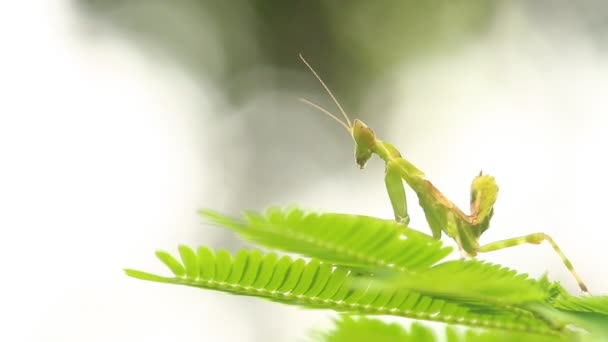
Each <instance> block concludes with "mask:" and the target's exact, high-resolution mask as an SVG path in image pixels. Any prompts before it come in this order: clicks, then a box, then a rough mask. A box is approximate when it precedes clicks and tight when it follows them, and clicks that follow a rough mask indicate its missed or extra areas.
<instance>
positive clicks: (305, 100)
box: [299, 54, 353, 134]
mask: <svg viewBox="0 0 608 342" xmlns="http://www.w3.org/2000/svg"><path fill="white" fill-rule="evenodd" d="M299 56H300V59H301V60H302V62H304V64H305V65H306V66H307V67H308V69H310V71H311V72H312V74H313V75H315V77H316V78H317V80H319V82H320V83H321V85H322V86H323V88H325V91H327V94H329V96H330V97H331V99H332V100H333V101H334V103H335V104H336V106H338V109H340V112H341V113H342V115H343V116H344V118H345V119H346V123H344V122H343V121H342V120H340V119H339V118H338V117H337V116H336V115H334V114H332V113H331V112H330V111H328V110H327V109H325V108H323V107H321V106H320V105H318V104H316V103H314V102H312V101H310V100H307V99H302V98H301V99H300V101H302V102H304V103H306V104H307V105H309V106H312V107H314V108H316V109H318V110H319V111H321V112H322V113H324V114H327V115H328V116H329V117H331V118H332V119H334V120H336V121H337V122H339V123H340V124H341V125H342V126H344V128H346V130H347V131H348V132H349V133H351V134H352V126H353V125H352V123H351V122H350V119H349V118H348V115H347V114H346V112H345V111H344V109H343V108H342V106H341V105H340V102H338V100H337V99H336V97H335V96H334V94H332V92H331V90H329V87H328V86H327V85H326V84H325V82H323V80H322V79H321V77H320V76H319V75H318V74H317V72H316V71H315V69H313V68H312V67H311V66H310V64H308V62H307V61H306V59H304V56H302V54H299Z"/></svg>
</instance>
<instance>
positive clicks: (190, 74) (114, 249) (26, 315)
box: [0, 0, 608, 341]
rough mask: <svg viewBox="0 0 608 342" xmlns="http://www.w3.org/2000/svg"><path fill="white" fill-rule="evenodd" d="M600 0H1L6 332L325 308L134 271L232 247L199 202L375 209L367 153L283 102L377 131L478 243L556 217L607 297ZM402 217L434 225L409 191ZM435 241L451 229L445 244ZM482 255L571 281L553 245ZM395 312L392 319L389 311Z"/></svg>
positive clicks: (103, 330)
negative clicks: (493, 183)
mask: <svg viewBox="0 0 608 342" xmlns="http://www.w3.org/2000/svg"><path fill="white" fill-rule="evenodd" d="M607 10H608V5H606V4H605V2H604V1H599V0H597V1H581V2H576V3H573V2H571V1H566V0H558V1H556V0H554V1H535V2H526V1H486V2H473V1H447V0H446V1H425V2H423V1H398V2H396V1H373V2H372V1H349V2H344V1H327V0H325V1H249V2H245V1H234V2H229V1H225V2H220V1H206V0H180V1H154V0H149V1H136V0H71V1H68V0H58V1H43V0H39V1H35V0H32V1H29V2H26V1H23V2H17V1H15V2H7V3H5V4H4V5H2V11H1V12H0V28H1V30H0V38H1V42H2V46H1V49H2V54H1V57H0V76H1V78H0V91H1V94H2V95H1V97H0V99H1V100H0V229H1V231H2V237H1V238H0V258H1V260H2V284H3V286H2V291H1V292H0V303H2V304H1V305H0V314H2V317H3V318H2V324H1V325H2V329H1V330H0V340H3V341H178V340H181V341H205V340H211V341H304V340H306V336H307V334H308V333H309V331H310V330H312V329H322V328H324V327H327V326H329V325H330V322H331V317H332V313H331V312H329V311H318V310H302V309H298V308H294V307H289V306H282V305H279V304H275V303H269V302H265V301H262V300H258V299H254V298H245V297H233V296H229V295H226V294H223V293H216V292H211V291H200V290H196V289H190V288H182V287H175V286H164V285H160V284H154V283H144V282H140V281H136V280H133V279H130V278H127V277H126V276H124V275H123V273H122V269H123V268H125V267H131V268H138V269H144V270H149V271H152V272H160V273H163V272H165V271H164V269H163V268H162V267H161V266H160V265H159V262H157V261H156V259H155V258H154V255H153V252H154V250H156V249H166V250H169V251H172V252H174V251H175V250H176V246H177V244H179V243H185V244H188V245H192V246H196V245H199V244H205V245H209V246H212V247H214V248H219V247H226V248H228V249H230V250H237V249H238V248H242V247H243V246H247V244H245V243H244V242H242V241H240V240H238V239H237V238H235V237H234V236H233V235H232V234H230V233H229V232H226V231H223V230H221V229H218V228H215V227H211V226H209V225H207V224H204V223H203V222H202V220H201V219H200V218H199V217H198V216H197V215H196V210H197V209H199V208H213V209H217V210H220V211H223V212H227V213H233V214H237V213H238V212H240V211H242V210H245V209H263V208H265V207H268V206H269V205H273V204H280V205H283V204H294V203H295V204H298V205H300V206H302V207H305V208H310V209H323V210H325V211H336V212H349V213H359V214H367V215H374V216H380V217H386V218H390V217H392V211H391V207H390V204H389V202H388V198H387V195H386V194H385V189H384V184H383V165H382V163H381V162H379V161H378V160H372V161H371V162H370V163H369V166H368V167H367V169H366V170H365V171H361V170H358V169H357V167H356V166H355V163H354V159H353V155H352V151H353V146H352V140H351V138H349V137H348V135H347V134H346V133H345V132H344V130H343V129H342V128H341V127H340V126H339V125H337V124H336V123H335V122H333V121H332V120H331V119H329V118H327V117H326V116H324V115H323V114H321V113H319V112H316V111H315V110H314V109H312V108H310V107H308V106H306V105H304V104H302V103H301V102H299V101H298V100H297V98H298V97H306V98H309V99H311V100H314V101H317V102H319V103H322V104H323V105H324V106H325V107H327V108H328V109H329V110H331V111H333V112H337V110H336V108H335V106H334V105H333V104H332V103H331V102H330V100H329V99H328V96H327V95H326V94H324V92H323V89H322V88H321V86H320V85H319V84H318V82H317V81H316V80H315V79H314V77H313V76H312V75H311V73H310V72H309V71H308V70H307V69H306V67H305V66H304V65H303V64H302V63H301V62H300V61H299V60H298V57H297V56H298V53H302V54H303V55H304V56H305V57H306V58H307V59H308V61H309V62H310V63H311V64H312V65H313V67H315V68H316V70H317V71H318V72H319V74H320V75H321V76H322V77H323V78H324V80H325V81H326V82H327V84H328V85H329V86H330V88H331V89H332V90H333V92H334V94H335V95H336V97H337V98H338V99H339V100H340V101H341V103H342V105H343V106H344V107H345V108H346V110H347V111H348V112H349V113H351V116H353V117H357V118H360V119H362V120H363V121H364V122H366V123H367V124H368V125H369V126H370V127H372V128H373V129H374V130H375V131H376V133H377V135H378V136H379V137H380V139H383V140H386V141H390V142H392V143H394V144H395V145H396V146H397V147H398V148H399V149H400V150H401V152H402V153H403V154H404V156H405V157H406V158H407V159H409V160H411V161H412V162H413V163H414V164H416V165H417V166H418V167H419V168H421V169H422V170H424V171H425V172H426V175H427V177H428V178H429V179H430V180H431V181H433V182H434V183H435V185H436V186H437V187H438V188H439V189H441V190H442V191H443V192H444V193H445V194H446V195H447V196H448V197H449V198H451V199H452V200H453V201H454V202H455V203H456V204H458V205H460V206H461V207H463V208H468V197H469V185H470V181H471V180H472V178H473V176H474V175H476V174H477V173H479V171H480V170H483V171H484V172H486V173H490V174H492V175H494V176H496V178H497V181H498V183H499V185H500V196H499V199H498V202H497V204H496V208H495V216H494V219H493V223H492V226H491V229H490V230H489V231H487V232H486V233H485V234H484V236H483V238H482V242H491V241H495V240H498V239H503V238H509V237H513V236H517V235H523V234H527V233H531V232H536V231H543V232H546V233H549V234H550V235H552V236H553V237H554V239H555V240H556V241H557V243H558V244H560V246H561V247H562V249H563V250H564V252H565V253H566V254H567V255H568V256H569V257H570V259H571V260H572V262H573V263H574V266H575V267H576V269H577V270H578V272H579V273H580V275H581V277H582V278H583V279H584V280H585V281H586V282H587V283H588V285H589V288H590V290H591V291H592V293H594V294H599V293H607V292H608V275H606V273H605V272H604V269H605V267H603V260H606V256H607V253H606V244H607V243H608V233H607V232H606V230H607V228H606V225H605V223H604V222H603V221H602V216H601V215H602V212H603V211H604V210H606V208H605V200H604V198H605V196H606V195H605V194H606V193H608V179H607V176H606V174H607V173H608V166H606V157H605V156H606V153H605V151H606V150H605V146H607V145H606V143H607V142H608V135H607V134H606V130H607V128H608V115H607V114H606V113H607V110H608V98H607V96H606V89H607V87H608V60H607V58H606V57H608V49H607V48H608V16H607V13H608V12H607ZM408 195H409V197H410V201H409V203H410V211H411V212H412V214H413V220H412V226H413V227H415V228H417V229H420V230H421V231H424V232H428V226H427V225H426V223H425V221H424V217H423V215H422V211H421V210H420V209H419V208H417V207H416V201H415V200H414V199H413V198H414V194H413V193H411V192H409V193H408ZM447 243H448V244H452V245H453V242H451V241H448V242H447ZM480 258H482V259H484V260H489V261H492V262H497V263H502V264H504V265H506V266H510V267H513V268H515V269H517V270H520V271H522V272H527V273H529V274H531V275H532V276H535V277H536V276H540V275H542V274H543V273H544V272H545V271H548V272H549V275H550V277H551V279H553V280H560V281H562V282H563V284H564V285H565V286H566V287H567V288H568V289H569V290H571V291H573V292H574V293H577V291H578V288H577V286H576V284H575V283H574V281H573V280H572V279H571V277H570V274H569V273H568V272H567V270H566V269H565V268H564V267H563V265H562V264H561V262H560V260H559V258H558V257H557V256H556V255H555V254H554V253H553V252H552V250H551V249H550V247H549V246H548V245H541V246H521V247H516V248H513V249H507V250H502V251H498V252H494V253H491V254H487V255H481V256H480ZM403 321H405V320H403Z"/></svg>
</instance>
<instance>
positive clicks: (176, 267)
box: [126, 246, 562, 336]
mask: <svg viewBox="0 0 608 342" xmlns="http://www.w3.org/2000/svg"><path fill="white" fill-rule="evenodd" d="M178 250H179V255H180V259H181V262H180V261H178V260H177V259H176V258H174V257H172V256H170V255H169V254H168V253H166V252H161V253H157V255H158V257H159V259H160V260H161V261H162V262H163V263H165V264H166V265H167V266H168V268H169V270H171V272H172V273H173V276H171V277H162V276H157V275H153V274H149V273H145V272H141V271H136V270H126V273H127V274H128V275H129V276H132V277H135V278H138V279H144V280H150V281H157V282H163V283H172V284H180V285H187V286H192V287H198V288H205V289H212V290H219V291H224V292H228V293H232V294H237V295H248V296H256V297H261V298H265V299H269V300H272V301H277V302H282V303H288V304H295V305H301V306H306V307H312V308H325V309H333V310H336V311H341V312H348V313H358V314H371V315H394V316H403V317H409V318H415V319H422V320H430V321H439V322H447V323H458V324H463V325H468V326H474V327H485V328H488V327H489V328H499V329H508V330H514V331H524V332H530V333H535V334H545V335H557V336H561V335H562V332H561V331H559V330H556V328H555V327H554V326H552V325H551V324H550V323H548V322H547V321H545V320H543V319H540V318H537V317H535V316H534V315H532V314H531V313H529V312H525V311H524V310H518V309H516V308H510V307H505V306H496V305H494V304H493V303H489V304H488V303H486V304H483V303H470V302H467V301H461V300H459V299H458V298H450V297H449V296H443V297H439V296H432V295H427V294H425V293H424V292H423V291H422V292H421V291H415V290H412V289H409V288H408V287H407V286H405V287H401V288H395V287H392V288H391V287H383V286H382V285H383V280H381V279H375V278H373V277H370V276H368V275H365V276H361V275H360V274H359V273H357V272H355V271H353V270H352V269H350V268H347V267H342V266H336V265H331V264H328V263H326V262H323V261H320V260H318V259H312V260H310V261H305V260H304V259H295V260H293V259H291V258H290V257H287V256H283V257H280V258H279V257H278V256H277V255H276V254H274V253H269V254H262V253H261V252H260V251H258V250H251V251H249V250H240V251H238V252H237V253H236V255H234V256H233V255H231V254H229V253H228V252H226V251H225V250H219V251H217V252H215V253H214V252H212V251H211V250H209V249H208V248H206V247H201V248H199V249H198V250H197V252H196V253H195V252H194V250H192V249H190V248H189V247H187V246H179V248H178ZM489 269H490V270H491V269H492V268H491V267H490V268H489ZM478 271H479V272H480V274H481V273H484V272H485V271H488V270H487V269H483V266H481V267H480V269H478ZM423 273H424V272H422V274H423Z"/></svg>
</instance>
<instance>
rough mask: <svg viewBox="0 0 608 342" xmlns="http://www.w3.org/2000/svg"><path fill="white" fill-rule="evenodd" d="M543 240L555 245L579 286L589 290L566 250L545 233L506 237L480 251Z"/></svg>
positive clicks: (537, 242) (535, 243) (483, 247)
mask: <svg viewBox="0 0 608 342" xmlns="http://www.w3.org/2000/svg"><path fill="white" fill-rule="evenodd" d="M543 241H547V242H548V243H549V244H550V245H551V247H553V250H555V252H556V253H557V254H558V255H559V257H560V258H561V259H562V262H563V263H564V265H565V266H566V268H567V269H568V271H570V273H571V274H572V276H573V277H574V279H576V282H577V283H578V286H579V287H580V288H581V290H583V291H585V292H588V290H587V286H586V285H585V283H583V280H582V279H581V277H579V275H578V273H576V271H575V270H574V267H573V266H572V263H571V262H570V260H568V258H567V257H566V255H565V254H564V252H562V250H561V249H560V248H559V246H558V245H557V244H556V243H555V241H553V239H552V238H551V237H550V236H549V235H547V234H545V233H534V234H529V235H524V236H520V237H515V238H511V239H505V240H500V241H496V242H492V243H489V244H486V245H483V246H480V247H479V252H480V253H486V252H491V251H496V250H499V249H503V248H509V247H515V246H519V245H523V244H527V243H530V244H534V245H538V244H540V243H542V242H543Z"/></svg>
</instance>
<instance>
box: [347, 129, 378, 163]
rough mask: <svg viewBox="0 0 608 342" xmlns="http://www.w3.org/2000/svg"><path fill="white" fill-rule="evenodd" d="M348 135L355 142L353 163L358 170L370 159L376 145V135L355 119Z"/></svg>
mask: <svg viewBox="0 0 608 342" xmlns="http://www.w3.org/2000/svg"><path fill="white" fill-rule="evenodd" d="M349 131H350V133H351V135H352V137H353V140H355V161H356V162H357V165H359V168H361V169H362V168H364V167H365V163H367V161H368V160H369V159H370V158H371V157H372V150H373V148H374V145H375V144H376V135H375V134H374V131H372V129H371V128H369V127H367V125H366V124H364V123H363V122H362V121H361V120H359V119H355V121H354V122H353V125H352V127H351V128H350V130H349Z"/></svg>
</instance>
